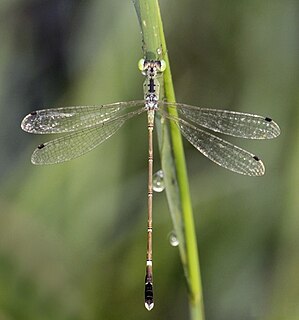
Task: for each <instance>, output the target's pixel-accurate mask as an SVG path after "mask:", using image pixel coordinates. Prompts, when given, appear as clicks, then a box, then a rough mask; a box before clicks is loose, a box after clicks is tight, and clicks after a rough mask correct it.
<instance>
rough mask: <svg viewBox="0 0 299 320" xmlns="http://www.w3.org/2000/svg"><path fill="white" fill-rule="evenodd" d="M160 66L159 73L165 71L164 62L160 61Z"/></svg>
mask: <svg viewBox="0 0 299 320" xmlns="http://www.w3.org/2000/svg"><path fill="white" fill-rule="evenodd" d="M160 64H161V66H160V71H161V72H163V71H165V69H166V62H165V61H164V60H161V61H160Z"/></svg>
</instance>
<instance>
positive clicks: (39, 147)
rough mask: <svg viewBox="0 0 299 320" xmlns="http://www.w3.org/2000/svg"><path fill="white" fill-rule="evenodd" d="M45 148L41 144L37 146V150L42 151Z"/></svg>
mask: <svg viewBox="0 0 299 320" xmlns="http://www.w3.org/2000/svg"><path fill="white" fill-rule="evenodd" d="M44 147H45V145H44V144H43V143H42V144H40V145H39V146H37V149H42V148H44Z"/></svg>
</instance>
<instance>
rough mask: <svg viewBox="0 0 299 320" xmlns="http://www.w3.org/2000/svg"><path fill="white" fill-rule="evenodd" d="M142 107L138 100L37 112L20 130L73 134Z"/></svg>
mask: <svg viewBox="0 0 299 320" xmlns="http://www.w3.org/2000/svg"><path fill="white" fill-rule="evenodd" d="M143 105H144V101H142V100H140V101H129V102H117V103H112V104H107V105H99V106H76V107H63V108H53V109H44V110H37V111H33V112H31V113H30V114H28V115H27V116H26V117H25V118H24V119H23V121H22V123H21V128H22V129H23V130H24V131H26V132H29V133H37V134H48V133H63V132H73V131H78V130H81V129H83V128H89V127H93V126H96V125H98V124H101V123H105V122H108V121H111V120H113V119H115V118H117V117H121V116H123V115H125V114H126V113H128V112H132V110H134V108H140V107H141V106H143Z"/></svg>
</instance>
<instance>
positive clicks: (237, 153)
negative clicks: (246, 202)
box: [177, 120, 265, 176]
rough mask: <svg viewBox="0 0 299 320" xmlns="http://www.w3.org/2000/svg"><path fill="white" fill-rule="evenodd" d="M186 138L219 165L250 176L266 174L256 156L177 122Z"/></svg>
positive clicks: (182, 122)
mask: <svg viewBox="0 0 299 320" xmlns="http://www.w3.org/2000/svg"><path fill="white" fill-rule="evenodd" d="M177 124H178V125H179V127H180V130H181V132H182V134H183V135H184V137H185V138H186V139H187V140H188V141H189V142H190V143H191V144H192V145H193V146H194V147H195V148H196V149H198V150H199V151H200V152H201V153H202V154H204V155H205V156H206V157H207V158H209V159H210V160H212V161H214V162H215V163H217V164H218V165H220V166H222V167H224V168H226V169H228V170H231V171H234V172H237V173H240V174H244V175H249V176H261V175H263V174H264V173H265V167H264V164H263V162H262V161H261V160H260V159H259V158H258V157H257V156H255V155H254V154H252V153H250V152H248V151H246V150H243V149H241V148H239V147H237V146H235V145H233V144H231V143H229V142H227V141H225V140H222V139H220V138H218V137H216V136H214V135H212V134H210V133H208V132H205V131H203V130H200V129H198V128H196V127H195V126H192V125H190V124H188V123H186V122H185V121H183V120H180V121H179V122H177Z"/></svg>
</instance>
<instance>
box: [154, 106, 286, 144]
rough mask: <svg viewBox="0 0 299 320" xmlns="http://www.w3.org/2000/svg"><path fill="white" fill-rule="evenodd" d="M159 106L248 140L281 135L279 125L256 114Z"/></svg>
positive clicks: (204, 125) (181, 116)
mask: <svg viewBox="0 0 299 320" xmlns="http://www.w3.org/2000/svg"><path fill="white" fill-rule="evenodd" d="M159 105H164V106H167V107H174V108H176V109H177V111H178V114H179V117H180V118H183V119H185V120H186V119H188V120H190V121H192V122H193V123H194V124H196V125H200V126H202V127H204V128H208V129H210V130H213V131H215V132H220V133H224V134H227V135H231V136H235V137H241V138H247V139H271V138H275V137H277V136H278V135H279V134H280V129H279V126H278V124H277V123H275V122H274V121H273V120H272V119H270V118H268V117H262V116H258V115H255V114H249V113H242V112H235V111H228V110H217V109H208V108H199V107H194V106H189V105H186V104H181V103H169V102H161V103H159Z"/></svg>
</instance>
